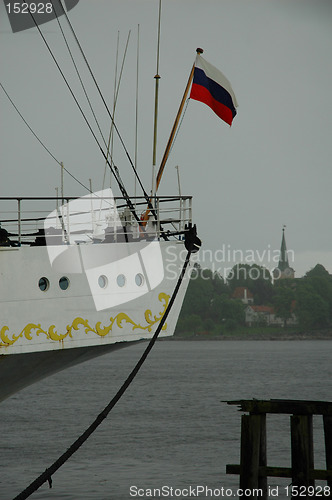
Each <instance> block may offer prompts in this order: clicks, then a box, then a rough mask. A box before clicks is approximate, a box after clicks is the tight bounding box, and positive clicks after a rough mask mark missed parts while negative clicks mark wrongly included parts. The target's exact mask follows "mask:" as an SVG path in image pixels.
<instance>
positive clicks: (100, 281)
mask: <svg viewBox="0 0 332 500" xmlns="http://www.w3.org/2000/svg"><path fill="white" fill-rule="evenodd" d="M107 283H108V279H107V278H106V276H105V275H104V274H102V275H101V276H99V278H98V285H99V286H100V288H106V287H107Z"/></svg>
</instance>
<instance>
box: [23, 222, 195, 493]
mask: <svg viewBox="0 0 332 500" xmlns="http://www.w3.org/2000/svg"><path fill="white" fill-rule="evenodd" d="M192 229H193V228H192ZM194 233H196V229H194ZM187 234H189V237H188V243H187V242H186V243H187V245H186V248H187V250H188V252H187V255H186V258H185V261H184V263H183V266H182V269H181V273H180V276H179V278H178V281H177V283H176V286H175V288H174V291H173V294H172V297H171V299H170V301H169V304H168V306H167V309H166V311H165V314H164V316H163V317H162V318H161V321H160V323H159V325H158V327H157V329H156V331H155V333H154V335H153V337H152V338H151V340H150V342H149V344H148V346H147V347H146V349H145V351H144V352H143V354H142V356H141V357H140V359H139V360H138V362H137V363H136V365H135V367H134V368H133V370H132V371H131V372H130V374H129V376H128V377H127V379H126V380H125V382H124V383H123V384H122V386H121V387H120V389H119V390H118V392H117V393H116V394H115V396H114V397H113V398H112V399H111V401H110V402H109V403H108V405H107V406H106V407H105V408H104V409H103V411H102V412H101V413H100V414H99V415H98V416H97V418H96V419H95V420H94V421H93V423H92V424H91V425H90V426H89V427H88V428H87V429H86V430H85V431H84V432H83V434H81V436H79V437H78V438H77V439H76V441H74V443H73V444H72V445H71V446H70V447H69V448H68V450H67V451H66V452H65V453H63V454H62V455H61V456H60V457H59V458H58V459H57V460H56V461H55V462H54V463H53V464H52V465H51V466H50V467H49V468H48V469H46V470H45V472H43V473H42V474H41V475H40V476H39V477H37V479H35V480H34V481H33V482H32V483H31V484H30V485H29V486H28V487H27V488H26V489H25V490H23V491H22V492H21V493H20V494H19V495H17V496H16V497H15V498H14V500H25V499H26V498H28V497H29V496H30V495H32V493H34V492H35V491H37V489H38V488H40V486H42V485H43V484H44V483H46V481H48V483H49V485H50V487H51V486H52V475H53V474H54V473H55V472H56V471H57V470H58V469H59V468H60V467H61V466H62V465H63V464H64V463H65V462H66V461H67V460H68V459H69V458H70V457H71V456H72V455H73V454H74V453H75V452H76V451H77V450H78V449H79V448H80V447H81V446H82V445H83V443H84V442H85V441H86V440H87V439H88V438H89V437H90V436H91V434H92V433H93V432H94V431H95V430H96V429H97V427H99V425H100V424H101V423H102V422H103V421H104V419H105V418H106V417H107V416H108V414H109V413H110V412H111V410H112V409H113V408H114V406H115V405H116V404H117V403H118V401H119V400H120V399H121V397H122V396H123V394H124V393H125V392H126V390H127V389H128V387H129V386H130V384H131V383H132V382H133V380H134V378H135V377H136V375H137V373H138V371H139V370H140V368H141V367H142V365H143V363H144V361H145V360H146V358H147V357H148V355H149V353H150V351H151V350H152V348H153V346H154V344H155V342H156V340H157V338H158V335H159V333H160V332H161V329H162V327H163V326H164V324H165V321H166V319H167V316H168V314H169V312H170V310H171V308H172V306H173V303H174V301H175V298H176V296H177V293H178V291H179V288H180V285H181V283H182V281H183V278H184V275H185V272H186V269H187V267H188V264H189V260H190V255H191V253H192V252H194V251H195V246H194V239H193V237H192V236H193V232H192V231H191V232H189V233H187Z"/></svg>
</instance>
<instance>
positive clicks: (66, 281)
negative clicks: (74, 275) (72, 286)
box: [59, 276, 69, 290]
mask: <svg viewBox="0 0 332 500" xmlns="http://www.w3.org/2000/svg"><path fill="white" fill-rule="evenodd" d="M59 287H60V288H61V290H67V288H68V287H69V279H68V278H67V277H66V276H62V278H60V279H59Z"/></svg>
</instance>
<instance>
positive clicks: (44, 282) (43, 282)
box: [38, 277, 50, 292]
mask: <svg viewBox="0 0 332 500" xmlns="http://www.w3.org/2000/svg"><path fill="white" fill-rule="evenodd" d="M38 286H39V288H40V290H41V291H42V292H46V290H48V289H49V286H50V282H49V281H48V279H47V278H45V277H42V278H40V280H39V281H38Z"/></svg>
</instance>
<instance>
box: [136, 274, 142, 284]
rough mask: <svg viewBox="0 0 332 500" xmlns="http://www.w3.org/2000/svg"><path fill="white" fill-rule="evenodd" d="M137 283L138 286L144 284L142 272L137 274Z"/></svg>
mask: <svg viewBox="0 0 332 500" xmlns="http://www.w3.org/2000/svg"><path fill="white" fill-rule="evenodd" d="M135 283H136V285H137V286H142V285H143V284H144V276H143V274H141V273H138V274H136V276H135Z"/></svg>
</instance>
